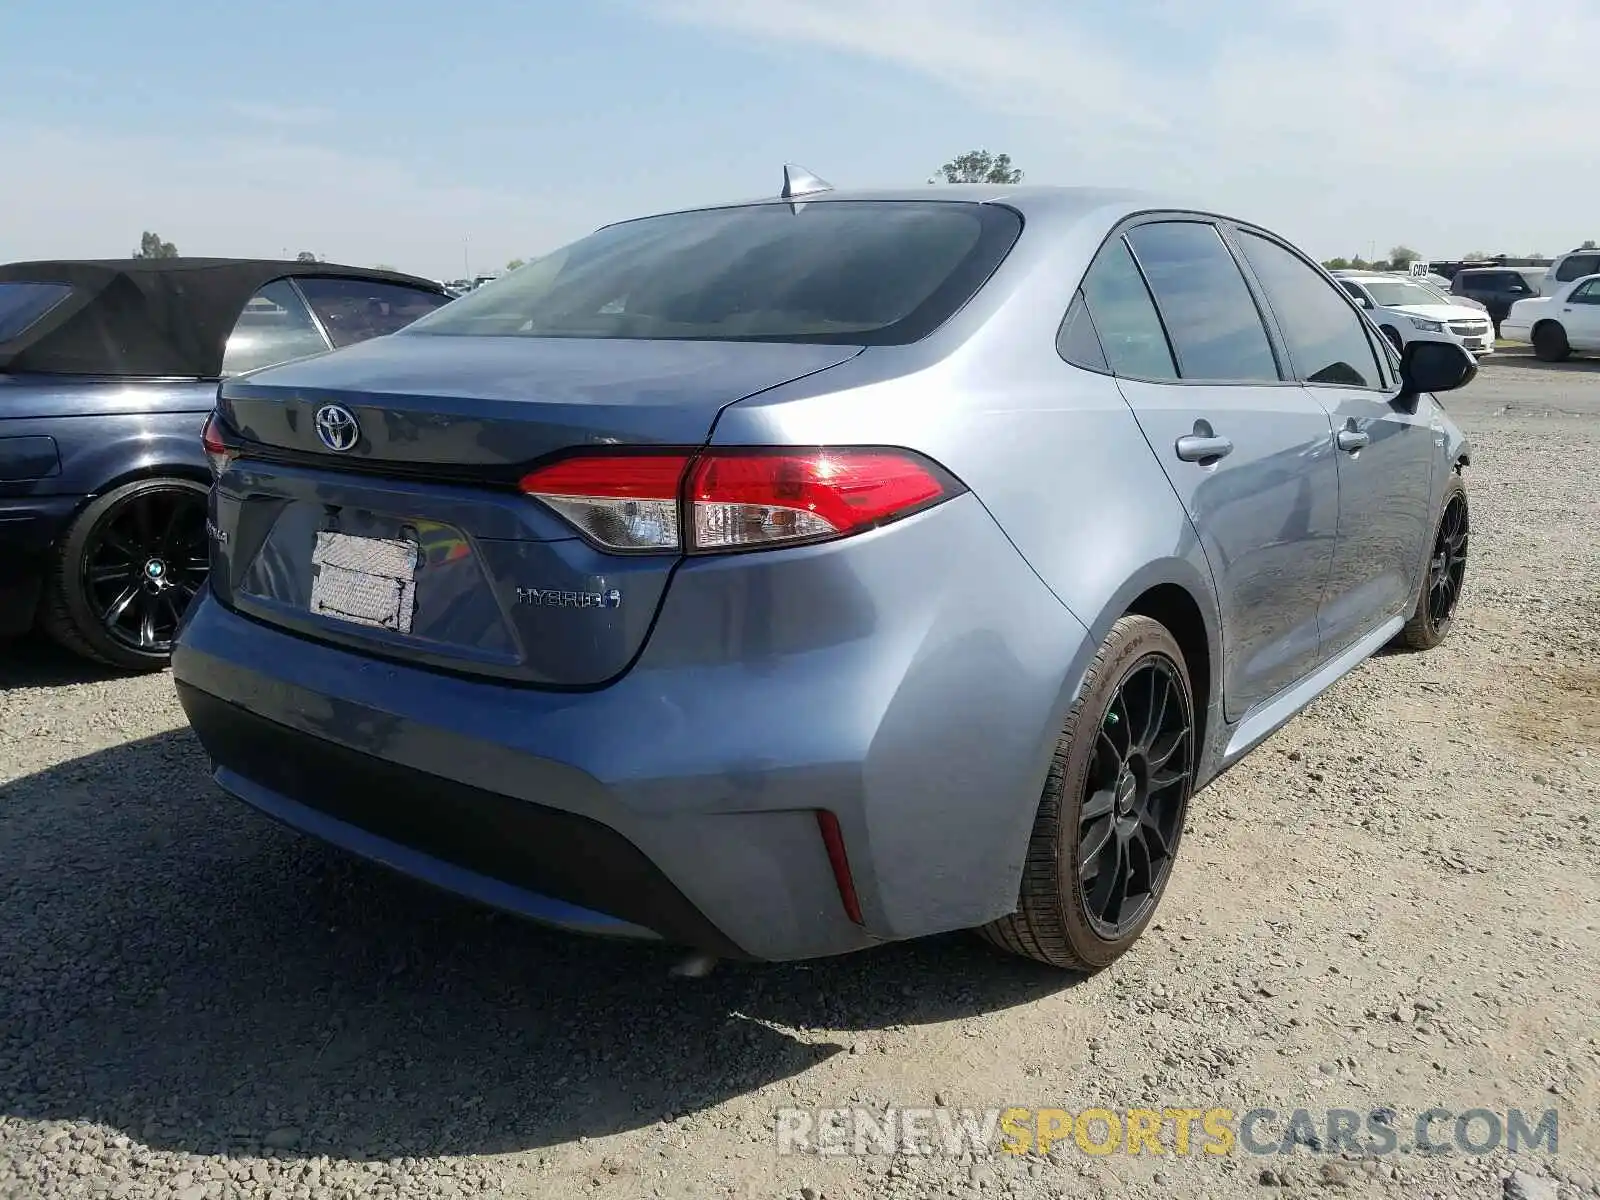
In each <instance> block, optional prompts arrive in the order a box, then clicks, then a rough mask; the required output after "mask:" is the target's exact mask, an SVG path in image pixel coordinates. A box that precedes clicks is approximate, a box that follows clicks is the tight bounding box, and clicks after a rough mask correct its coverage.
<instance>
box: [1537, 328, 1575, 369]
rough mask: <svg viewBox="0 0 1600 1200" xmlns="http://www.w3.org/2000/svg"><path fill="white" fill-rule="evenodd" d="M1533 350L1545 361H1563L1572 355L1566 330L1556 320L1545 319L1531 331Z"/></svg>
mask: <svg viewBox="0 0 1600 1200" xmlns="http://www.w3.org/2000/svg"><path fill="white" fill-rule="evenodd" d="M1533 352H1534V354H1536V355H1537V356H1538V357H1539V358H1540V359H1542V360H1543V361H1545V362H1565V361H1566V360H1567V359H1568V358H1570V357H1571V356H1572V346H1571V344H1570V343H1568V341H1567V331H1566V330H1565V329H1563V328H1562V327H1561V324H1560V322H1558V321H1545V322H1543V323H1542V324H1541V325H1539V327H1538V328H1536V329H1535V330H1534V331H1533Z"/></svg>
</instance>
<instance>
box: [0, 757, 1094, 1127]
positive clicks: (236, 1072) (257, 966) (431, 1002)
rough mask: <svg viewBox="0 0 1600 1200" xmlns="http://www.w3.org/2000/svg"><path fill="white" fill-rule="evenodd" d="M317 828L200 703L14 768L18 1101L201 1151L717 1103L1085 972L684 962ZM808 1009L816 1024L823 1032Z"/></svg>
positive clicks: (15, 1109)
mask: <svg viewBox="0 0 1600 1200" xmlns="http://www.w3.org/2000/svg"><path fill="white" fill-rule="evenodd" d="M674 960H675V956H674V955H673V954H672V953H671V952H669V951H667V950H664V949H661V948H659V947H650V946H640V945H637V944H619V943H610V942H603V941H596V940H591V939H585V938H579V937H573V936H568V935H564V934H557V933H552V932H549V931H545V930H542V929H539V928H537V927H534V926H531V925H529V924H527V923H525V922H522V921H518V920H516V919H513V918H508V917H505V916H503V915H500V914H497V913H492V912H488V911H486V910H483V909H480V908H478V907H476V906H473V905H470V904H468V903H465V902H462V901H459V900H457V899H455V898H453V897H450V896H448V895H444V894H442V893H439V892H436V891H434V890H432V889H429V888H426V887H424V886H422V885H419V884H415V883H413V882H411V881H409V880H406V879H402V878H400V877H398V876H396V875H393V874H391V873H389V872H388V871H386V870H383V869H381V868H378V867H374V866H370V865H368V864H366V863H363V862H360V861H358V860H355V859H353V858H351V857H349V856H346V855H344V854H342V853H340V852H338V851H335V850H333V849H331V848H329V847H325V846H323V845H321V844H319V843H316V842H314V841H311V840H308V839H303V838H300V837H298V836H296V835H294V834H293V833H291V832H289V831H287V830H285V829H282V828H280V827H279V826H277V825H274V824H272V823H270V822H268V821H267V820H265V819H264V818H261V817H259V816H257V815H256V814H254V813H253V812H251V811H250V810H248V809H247V808H246V807H245V806H243V805H241V804H239V803H238V802H236V801H233V800H231V799H229V798H227V797H225V796H223V795H222V794H221V793H220V792H218V791H217V790H216V789H215V788H214V787H213V785H212V784H211V782H210V780H209V777H208V774H207V764H206V762H205V758H204V755H203V754H202V752H201V751H200V749H199V746H198V744H197V743H196V742H195V741H194V739H193V738H192V736H191V735H190V734H189V733H188V731H187V730H180V731H174V732H171V733H165V734H161V735H158V736H156V737H152V738H147V739H144V740H142V741H138V742H132V743H128V744H124V745H121V746H117V747H114V748H112V749H109V750H105V751H101V752H98V753H95V754H91V755H88V756H85V757H83V758H79V759H75V760H73V761H71V762H67V763H64V764H62V765H60V766H58V767H55V768H52V769H50V770H47V771H44V772H41V773H39V774H36V775H33V776H30V777H27V778H25V779H22V780H19V781H17V782H15V783H13V784H10V785H7V786H6V787H4V788H0V963H3V964H4V971H5V974H6V979H5V983H4V985H3V987H0V1113H3V1114H4V1115H7V1116H11V1117H20V1118H27V1119H31V1120H89V1121H95V1122H98V1123H100V1124H102V1125H105V1126H109V1127H111V1128H113V1129H115V1130H118V1131H120V1132H123V1133H125V1134H127V1135H128V1136H130V1137H132V1138H135V1139H138V1140H140V1141H142V1142H144V1143H145V1144H147V1145H149V1146H152V1147H155V1148H160V1149H175V1150H183V1151H188V1152H192V1153H198V1154H218V1153H233V1154H240V1153H253V1152H260V1151H262V1150H263V1149H264V1148H271V1149H272V1150H273V1151H274V1152H275V1153H279V1154H282V1155H288V1156H310V1155H319V1154H326V1155H329V1156H332V1157H341V1158H358V1159H359V1158H380V1157H381V1158H392V1157H397V1156H417V1157H421V1156H425V1155H438V1154H480V1153H496V1152H506V1151H516V1150H526V1149H533V1148H537V1147H542V1146H549V1145H555V1144H559V1143H563V1142H568V1141H571V1140H574V1139H576V1138H578V1137H579V1136H583V1135H589V1136H598V1135H602V1134H607V1133H612V1132H618V1131H622V1130H628V1129H634V1128H638V1127H641V1126H645V1125H649V1124H651V1123H652V1122H655V1121H659V1120H661V1119H663V1118H664V1117H666V1116H667V1115H668V1114H673V1115H683V1114H693V1113H695V1112H699V1111H702V1110H704V1109H706V1108H708V1107H710V1106H713V1105H716V1104H718V1103H719V1102H721V1101H723V1100H726V1099H728V1098H730V1097H733V1096H736V1095H739V1094H742V1093H745V1092H748V1091H750V1090H753V1089H755V1088H757V1087H760V1086H762V1085H765V1084H770V1083H774V1082H778V1081H781V1080H784V1079H787V1078H789V1077H792V1076H796V1075H798V1074H800V1073H802V1072H804V1071H805V1070H807V1069H808V1068H810V1067H812V1066H814V1065H816V1064H817V1063H819V1062H822V1061H824V1060H826V1059H828V1058H829V1057H831V1056H833V1055H835V1054H839V1053H841V1052H844V1051H846V1050H847V1048H848V1047H847V1046H846V1045H844V1044H841V1043H842V1042H850V1041H853V1040H854V1038H853V1037H852V1036H849V1035H848V1034H847V1035H846V1036H844V1037H843V1038H840V1037H839V1036H838V1035H837V1034H832V1033H825V1032H821V1031H836V1030H845V1031H850V1033H852V1034H853V1033H854V1032H856V1031H868V1030H877V1029H885V1028H889V1027H892V1026H900V1025H906V1024H915V1023H921V1022H934V1021H943V1020H948V1019H951V1018H954V1017H960V1016H967V1015H972V1014H976V1013H981V1012H985V1011H993V1010H998V1009H1002V1008H1006V1007H1009V1006H1012V1005H1017V1004H1022V1003H1026V1002H1028V1001H1030V1000H1034V999H1037V998H1039V997H1041V996H1044V995H1047V994H1051V993H1054V992H1059V991H1060V990H1062V989H1063V988H1065V987H1068V986H1071V984H1072V983H1073V982H1074V979H1073V977H1071V976H1063V975H1061V974H1060V973H1057V972H1052V971H1049V970H1046V969H1044V968H1038V967H1034V966H1033V965H1031V964H1028V963H1025V962H1022V961H1019V960H1013V959H1010V958H1008V957H1005V956H1002V955H1000V954H998V953H995V952H992V951H990V950H989V949H988V948H987V947H985V946H983V945H981V944H979V943H978V942H977V941H976V939H973V938H971V937H968V936H965V935H958V936H953V937H946V938H936V939H929V940H927V941H923V942H919V943H911V944H905V945H898V946H891V947H887V948H884V949H882V950H878V951H873V952H869V953H864V954H857V955H852V956H847V957H844V958H838V959H830V960H823V961H817V962H811V963H801V964H791V965H757V964H722V965H721V966H719V967H718V969H717V970H716V971H715V972H713V973H712V974H711V975H710V976H709V977H707V978H704V979H681V978H675V977H669V976H668V967H669V966H670V965H671V963H672V962H673V961H674ZM806 1031H811V1032H806Z"/></svg>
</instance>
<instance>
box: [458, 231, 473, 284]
mask: <svg viewBox="0 0 1600 1200" xmlns="http://www.w3.org/2000/svg"><path fill="white" fill-rule="evenodd" d="M467 241H468V239H467V238H465V237H463V238H462V239H461V266H462V268H463V269H464V270H465V273H466V277H467V278H468V279H471V278H472V259H471V258H470V257H469V256H468V254H467Z"/></svg>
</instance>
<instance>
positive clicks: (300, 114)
mask: <svg viewBox="0 0 1600 1200" xmlns="http://www.w3.org/2000/svg"><path fill="white" fill-rule="evenodd" d="M228 111H229V112H231V113H233V115H234V116H236V117H243V118H244V119H245V120H247V121H255V122H258V123H259V124H262V125H288V126H295V125H320V124H322V122H324V121H326V120H327V119H328V117H329V116H330V115H331V114H330V113H329V112H328V110H327V109H323V108H310V107H304V108H301V107H296V106H293V105H287V104H274V103H271V102H268V101H252V100H236V101H234V102H232V103H230V104H229V105H228Z"/></svg>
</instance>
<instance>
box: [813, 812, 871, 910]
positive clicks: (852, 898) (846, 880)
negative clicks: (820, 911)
mask: <svg viewBox="0 0 1600 1200" xmlns="http://www.w3.org/2000/svg"><path fill="white" fill-rule="evenodd" d="M817 828H818V829H820V830H821V831H822V844H823V845H824V846H826V847H827V849H828V863H829V865H831V866H832V867H833V881H834V883H835V884H837V885H838V888H839V899H840V900H842V901H843V902H844V911H845V915H846V916H847V917H849V918H850V919H851V920H852V921H854V922H855V923H856V924H857V925H864V924H865V923H866V922H864V921H863V920H862V919H861V901H860V899H858V898H857V896H856V881H855V880H854V879H853V878H852V877H851V875H850V858H849V856H848V855H846V854H845V850H844V833H843V832H842V831H841V830H840V828H839V818H838V817H836V816H834V815H833V814H832V813H831V812H828V811H827V810H826V809H822V810H819V811H818V812H817Z"/></svg>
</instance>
